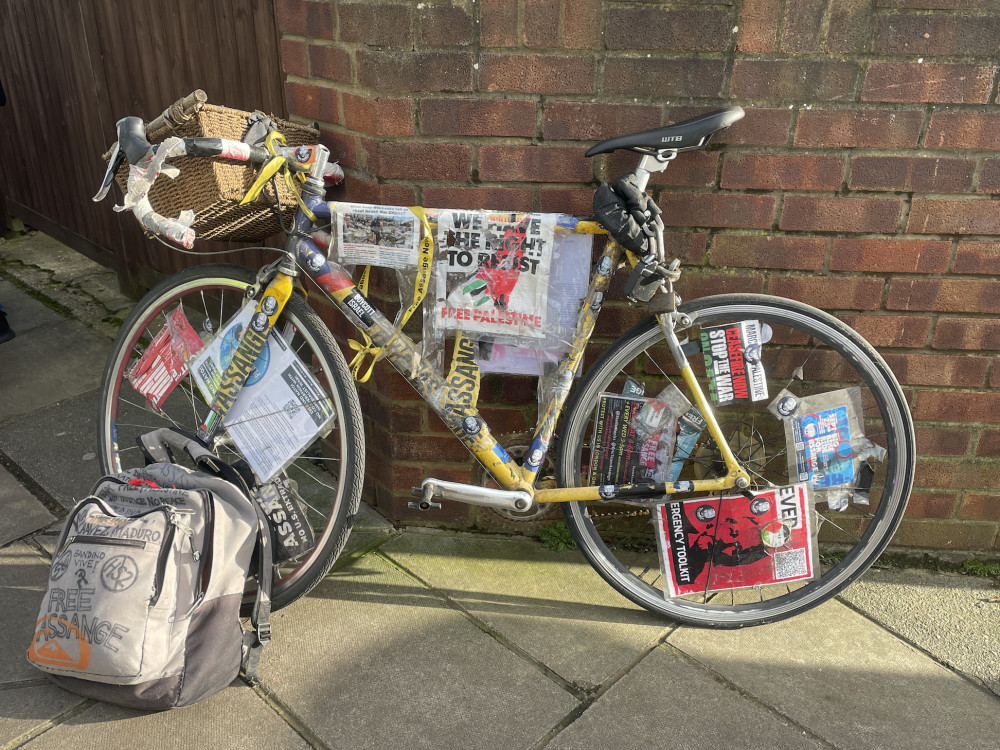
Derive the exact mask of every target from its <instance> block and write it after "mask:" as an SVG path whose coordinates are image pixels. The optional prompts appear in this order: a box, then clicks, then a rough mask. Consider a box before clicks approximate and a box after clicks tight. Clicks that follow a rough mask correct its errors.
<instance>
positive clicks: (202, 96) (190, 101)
mask: <svg viewBox="0 0 1000 750" xmlns="http://www.w3.org/2000/svg"><path fill="white" fill-rule="evenodd" d="M207 101H208V94H206V93H205V92H204V91H202V90H201V89H195V90H194V91H192V92H191V93H190V94H188V95H187V96H185V97H182V98H180V99H178V100H177V101H176V102H174V103H173V104H171V105H170V106H169V107H167V108H166V109H165V110H163V113H162V114H161V115H160V116H159V117H157V118H156V119H155V120H152V121H150V122H148V123H147V124H146V138H147V139H148V140H150V141H155V140H158V139H159V138H160V137H161V136H163V135H165V134H166V133H167V132H169V131H172V130H174V128H176V127H177V126H178V125H182V124H184V123H185V122H187V121H188V120H190V119H191V118H192V117H194V116H195V114H197V113H198V111H199V110H200V109H201V108H202V106H203V105H204V104H205V102H207Z"/></svg>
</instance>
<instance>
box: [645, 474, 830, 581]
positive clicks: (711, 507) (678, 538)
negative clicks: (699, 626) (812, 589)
mask: <svg viewBox="0 0 1000 750" xmlns="http://www.w3.org/2000/svg"><path fill="white" fill-rule="evenodd" d="M655 525H656V531H657V539H658V541H659V543H660V553H661V558H662V561H663V572H664V582H665V583H664V594H665V595H666V596H667V598H672V597H676V596H684V595H685V594H705V593H710V592H713V591H726V590H729V589H738V588H747V587H752V586H766V585H770V584H776V583H791V582H793V581H804V580H809V579H811V578H813V577H815V575H816V559H817V554H816V544H815V525H816V522H815V519H814V517H813V510H812V504H811V503H810V502H809V490H808V486H807V485H805V484H796V485H792V486H790V487H777V488H774V489H770V490H767V491H765V492H758V493H756V494H755V496H754V498H753V499H752V500H751V499H749V498H747V497H745V496H743V495H735V496H733V497H722V498H719V497H712V498H703V499H699V500H685V501H682V502H674V503H666V504H665V505H660V506H657V508H656V518H655Z"/></svg>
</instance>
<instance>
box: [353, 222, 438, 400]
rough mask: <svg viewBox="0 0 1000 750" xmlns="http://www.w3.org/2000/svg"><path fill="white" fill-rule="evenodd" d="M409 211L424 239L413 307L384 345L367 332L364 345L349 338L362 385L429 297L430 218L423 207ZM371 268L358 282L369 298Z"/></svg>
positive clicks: (419, 259) (418, 259) (401, 316)
mask: <svg viewBox="0 0 1000 750" xmlns="http://www.w3.org/2000/svg"><path fill="white" fill-rule="evenodd" d="M410 211H412V212H413V214H414V215H415V216H416V217H417V218H418V219H420V224H421V226H422V227H423V229H424V231H423V237H422V238H421V239H420V252H419V254H418V256H417V277H416V279H415V281H414V284H413V301H412V302H411V303H410V306H409V307H408V308H406V310H405V311H404V312H403V313H402V314H401V315H400V316H399V319H398V320H397V322H396V326H395V330H394V331H393V332H392V336H390V337H389V340H388V341H386V342H385V346H374V342H373V341H372V339H371V337H370V336H369V335H368V334H367V333H365V332H364V331H362V330H360V329H358V330H359V332H360V333H361V337H362V338H363V339H364V343H362V342H361V341H356V340H354V339H350V340H348V342H347V345H348V346H349V347H351V349H353V350H354V351H356V352H357V354H356V355H355V356H354V359H352V360H351V363H350V368H351V374H352V375H353V376H354V379H355V380H357V381H358V382H359V383H366V382H368V379H369V378H370V377H371V376H372V370H373V369H374V368H375V363H376V362H378V360H379V358H380V357H381V356H382V354H383V353H384V352H385V349H386V347H388V346H389V344H391V343H392V340H393V339H395V338H396V336H397V335H398V334H399V332H400V331H401V330H403V327H404V326H405V325H406V323H407V321H409V319H410V317H411V316H412V315H413V313H414V312H416V310H417V308H418V307H420V304H421V303H422V302H423V301H424V297H425V296H426V294H427V288H428V286H429V284H430V278H431V261H432V260H433V259H434V240H433V238H432V234H431V225H430V223H429V222H428V221H427V216H426V214H425V213H424V209H423V207H421V206H410ZM370 271H371V266H365V270H364V271H362V272H361V278H360V279H359V280H358V285H357V286H358V291H360V292H361V294H362V295H363V296H365V297H367V296H368V277H369V275H370ZM368 355H371V358H372V361H371V364H370V365H368V369H367V370H366V371H365V372H364V374H361V366H362V365H363V364H364V361H365V357H367V356H368Z"/></svg>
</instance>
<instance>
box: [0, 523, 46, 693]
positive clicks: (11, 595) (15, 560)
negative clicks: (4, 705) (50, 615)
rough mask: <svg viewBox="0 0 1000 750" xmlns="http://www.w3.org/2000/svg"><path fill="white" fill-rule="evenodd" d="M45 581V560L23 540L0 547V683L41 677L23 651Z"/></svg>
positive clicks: (32, 630)
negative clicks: (0, 635)
mask: <svg viewBox="0 0 1000 750" xmlns="http://www.w3.org/2000/svg"><path fill="white" fill-rule="evenodd" d="M48 580H49V566H48V563H46V562H45V560H43V559H42V557H41V556H40V555H39V554H38V553H37V552H35V550H33V549H31V547H29V546H28V545H27V544H25V543H24V542H14V543H13V544H11V545H10V546H9V547H4V548H3V549H0V603H2V606H0V633H3V637H2V638H0V685H2V684H4V683H8V682H14V681H17V680H31V679H35V678H37V677H39V676H41V673H40V672H39V671H38V670H37V669H35V668H34V667H33V666H31V665H30V664H29V663H28V659H27V656H26V654H27V652H28V646H29V645H30V644H31V637H32V635H34V632H35V620H36V619H37V618H38V610H39V608H40V607H41V605H42V597H43V596H44V594H45V587H46V585H47V584H48ZM0 695H2V693H0Z"/></svg>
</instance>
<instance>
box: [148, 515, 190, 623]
mask: <svg viewBox="0 0 1000 750" xmlns="http://www.w3.org/2000/svg"><path fill="white" fill-rule="evenodd" d="M156 510H159V511H163V512H164V513H165V514H166V516H167V530H166V533H165V535H164V538H163V544H161V545H160V552H159V554H158V555H157V560H156V573H155V574H154V576H153V596H152V597H151V598H150V600H149V606H150V607H155V606H156V603H157V602H158V601H159V600H160V594H161V593H162V591H163V577H164V574H165V573H166V570H167V556H168V555H169V554H170V550H172V549H173V548H174V534H175V533H176V531H177V529H178V528H179V529H181V531H182V532H183V533H185V534H187V536H188V539H190V538H191V535H192V534H193V532H192V531H191V527H190V526H185V525H184V524H182V523H181V522H180V516H182V515H193V514H194V511H193V510H189V509H188V508H175V507H174V506H173V505H161V506H160V507H159V508H156Z"/></svg>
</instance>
